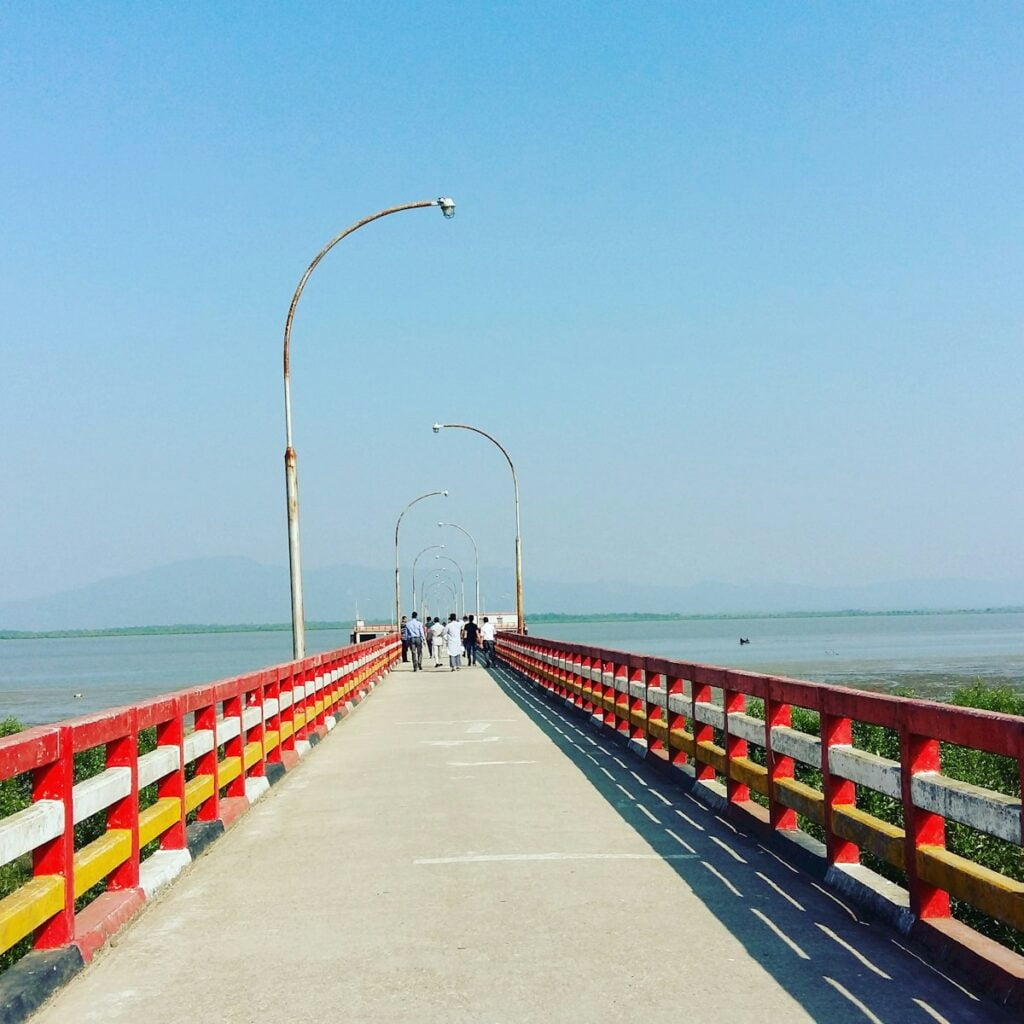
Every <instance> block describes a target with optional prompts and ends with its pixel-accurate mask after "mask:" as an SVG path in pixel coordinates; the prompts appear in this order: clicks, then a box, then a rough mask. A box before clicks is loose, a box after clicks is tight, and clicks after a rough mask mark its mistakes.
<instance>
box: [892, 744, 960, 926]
mask: <svg viewBox="0 0 1024 1024" xmlns="http://www.w3.org/2000/svg"><path fill="white" fill-rule="evenodd" d="M900 763H901V765H902V772H901V778H900V782H901V790H902V796H903V821H904V826H905V830H906V840H905V842H906V862H907V863H906V870H907V888H908V889H909V890H910V910H911V912H912V913H913V914H915V915H916V916H917V917H920V918H932V917H949V894H948V893H947V892H945V891H944V890H942V889H939V888H937V887H935V886H934V885H929V884H928V883H927V882H925V881H924V880H923V879H922V878H921V876H920V873H919V868H918V863H917V851H918V850H919V849H921V848H922V847H925V846H933V847H942V848H945V845H946V820H945V818H943V817H942V815H941V814H934V813H932V812H931V811H923V810H921V809H920V808H918V807H915V806H914V796H913V783H914V776H915V775H918V774H921V773H924V772H938V771H940V769H941V759H940V753H939V741H938V740H934V739H931V738H930V737H928V736H919V735H916V734H914V733H913V732H911V731H910V728H909V727H908V726H907V725H903V726H902V727H901V729H900Z"/></svg>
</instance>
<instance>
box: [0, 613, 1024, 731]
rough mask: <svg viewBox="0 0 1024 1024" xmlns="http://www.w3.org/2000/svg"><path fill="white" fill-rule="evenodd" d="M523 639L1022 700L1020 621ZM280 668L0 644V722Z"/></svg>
mask: <svg viewBox="0 0 1024 1024" xmlns="http://www.w3.org/2000/svg"><path fill="white" fill-rule="evenodd" d="M530 632H531V634H533V635H535V636H543V637H549V638H551V639H558V640H565V641H568V642H570V643H578V644H587V645H592V646H595V647H607V648H613V649H617V650H623V651H633V652H636V653H638V654H649V655H657V656H660V657H668V658H680V659H683V660H686V661H697V662H705V663H710V664H716V665H725V666H728V667H732V668H744V669H749V670H752V671H759V672H771V673H775V674H784V675H788V676H793V677H795V678H798V679H810V680H814V681H817V682H824V683H833V684H837V685H843V686H856V687H861V688H865V689H872V690H880V691H887V692H892V691H893V690H895V689H905V688H909V689H912V690H914V691H915V692H916V693H918V694H919V695H921V696H925V697H933V698H937V699H942V698H944V697H947V696H948V695H949V694H950V693H951V692H952V691H953V690H954V689H955V688H956V687H957V686H961V685H964V684H966V683H970V682H973V681H974V680H976V679H981V680H983V681H986V682H989V683H996V684H1004V685H1009V686H1012V687H1014V688H1015V689H1017V690H1018V691H1020V692H1022V693H1024V612H993V613H983V614H982V613H955V614H954V613H950V614H928V615H903V614H900V615H896V614H890V615H834V616H784V617H769V618H749V619H736V618H721V619H713V618H707V619H682V620H674V621H651V620H630V621H612V622H538V623H535V624H533V625H532V626H531V627H530ZM740 637H743V638H744V639H748V640H749V641H750V643H749V644H742V645H741V644H740V643H739V640H740ZM306 641H307V648H308V650H309V653H311V654H312V653H316V652H319V651H326V650H333V649H334V648H336V647H340V646H342V645H344V644H347V643H348V632H347V631H345V630H311V631H309V632H308V633H307V634H306ZM289 660H291V633H290V632H289V631H287V630H257V631H246V632H239V633H189V634H155V635H145V636H139V635H132V636H98V637H68V638H52V639H51V638H45V639H44V638H38V639H21V640H0V718H5V717H7V716H13V717H15V718H17V719H19V720H20V721H21V722H23V723H25V724H38V723H41V722H50V721H56V720H58V719H61V718H67V717H70V716H73V715H81V714H86V713H88V712H91V711H97V710H100V709H102V708H106V707H113V706H115V705H118V704H127V703H131V702H133V701H138V700H143V699H145V698H146V697H151V696H154V695H155V694H158V693H166V692H168V691H171V690H178V689H182V688H184V687H187V686H197V685H199V684H202V683H208V682H212V681H214V680H216V679H223V678H226V677H228V676H234V675H240V674H241V673H244V672H250V671H253V670H255V669H260V668H266V667H268V666H270V665H276V664H280V663H282V662H286V661H289ZM76 694H81V696H78V697H76V696H75V695H76Z"/></svg>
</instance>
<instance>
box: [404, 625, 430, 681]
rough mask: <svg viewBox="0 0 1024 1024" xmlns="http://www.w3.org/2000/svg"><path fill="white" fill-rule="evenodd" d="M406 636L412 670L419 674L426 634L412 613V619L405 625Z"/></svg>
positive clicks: (421, 667)
mask: <svg viewBox="0 0 1024 1024" xmlns="http://www.w3.org/2000/svg"><path fill="white" fill-rule="evenodd" d="M405 630H406V634H407V635H408V637H409V650H410V652H411V653H412V670H413V672H419V671H421V670H422V669H423V641H424V640H426V638H427V634H426V633H424V631H423V623H422V622H420V620H419V618H417V613H416V612H413V613H412V618H411V619H409V621H408V622H407V623H406V624H405Z"/></svg>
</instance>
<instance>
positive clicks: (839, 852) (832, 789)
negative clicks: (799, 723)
mask: <svg viewBox="0 0 1024 1024" xmlns="http://www.w3.org/2000/svg"><path fill="white" fill-rule="evenodd" d="M852 743H853V722H852V721H851V720H850V719H849V718H843V717H840V716H837V715H832V714H829V713H828V712H826V711H822V713H821V789H822V793H823V794H824V797H825V808H824V819H825V822H824V824H825V849H826V851H827V853H828V861H829V863H830V864H856V863H858V861H859V860H860V850H859V849H858V848H857V844H856V843H851V842H850V841H849V840H848V839H844V838H843V837H842V836H838V835H836V833H835V831H834V829H833V823H832V812H833V810H834V808H836V807H851V806H853V805H854V804H855V803H856V802H857V787H856V786H855V785H854V784H853V783H852V782H851V781H850V780H849V779H844V778H843V777H842V776H840V775H836V774H834V773H833V771H832V758H831V752H832V748H833V747H848V746H851V745H852Z"/></svg>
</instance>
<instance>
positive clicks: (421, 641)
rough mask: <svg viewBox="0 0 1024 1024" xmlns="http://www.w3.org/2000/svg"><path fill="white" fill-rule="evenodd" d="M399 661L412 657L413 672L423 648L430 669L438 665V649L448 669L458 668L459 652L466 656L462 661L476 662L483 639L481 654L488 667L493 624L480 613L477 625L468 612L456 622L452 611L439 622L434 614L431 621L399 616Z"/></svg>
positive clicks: (420, 662) (415, 615)
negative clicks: (428, 658)
mask: <svg viewBox="0 0 1024 1024" xmlns="http://www.w3.org/2000/svg"><path fill="white" fill-rule="evenodd" d="M401 631H402V661H405V662H408V661H409V659H410V657H411V659H412V670H413V672H420V671H422V669H423V648H424V646H425V647H426V648H427V653H428V655H429V656H430V657H431V658H433V659H434V668H441V667H442V665H443V662H442V660H441V658H442V651H444V652H446V653H447V654H448V665H449V667H450V669H451V671H452V672H458V671H459V669H461V668H462V655H463V653H465V655H466V664H467V665H475V664H476V652H477V648H478V647H479V646H480V643H481V641H482V642H483V649H484V655H485V656H486V657H487V664H488V667H489V666H491V665H493V664H494V623H493V622H491V621H490V619H488V618H487V616H486V615H485V616H484V621H483V623H482V624H481V625H479V626H478V625H477V624H476V621H475V619H474V616H472V615H464V616H463V617H462V622H459V620H458V617H457V616H456V614H455V612H452V613H451V615H449V616H448V621H447V622H445V623H443V622H441V620H440V618H439V617H438V616H436V615H435V616H434V621H433V622H431V621H430V617H429V616H428V617H427V621H426V622H425V623H424V622H420V619H419V614H418V613H417V612H413V613H412V616H411V617H409V616H406V615H403V616H402V630H401Z"/></svg>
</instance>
